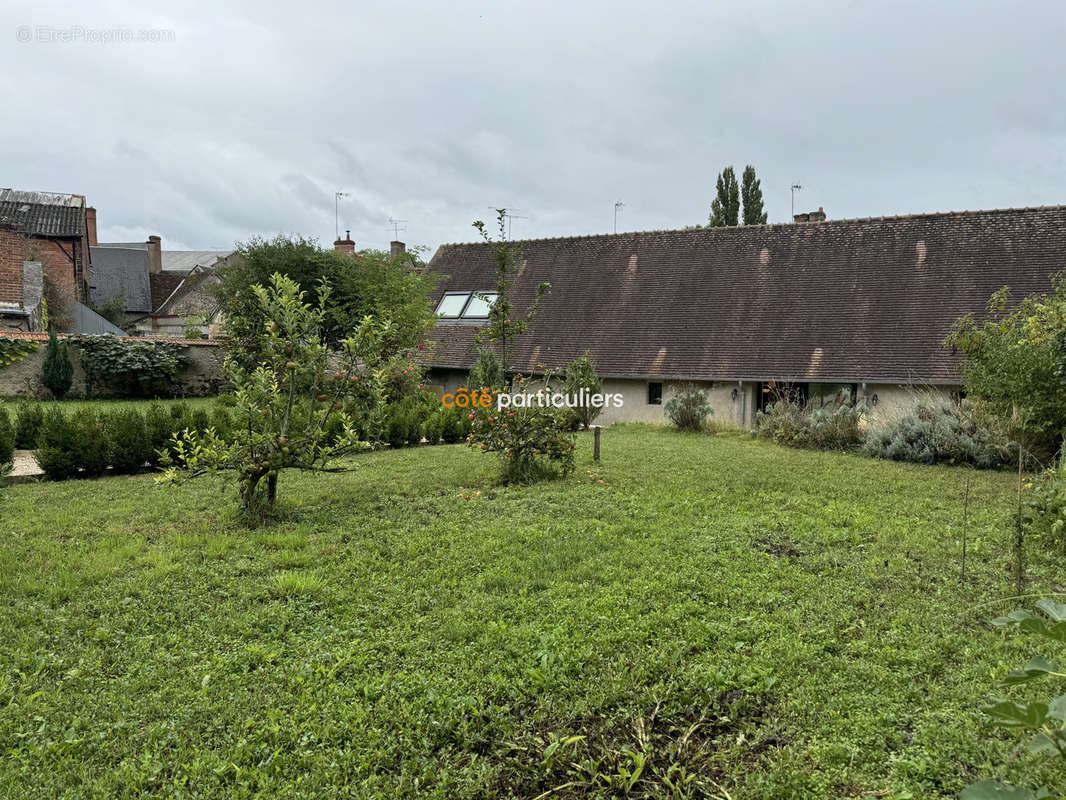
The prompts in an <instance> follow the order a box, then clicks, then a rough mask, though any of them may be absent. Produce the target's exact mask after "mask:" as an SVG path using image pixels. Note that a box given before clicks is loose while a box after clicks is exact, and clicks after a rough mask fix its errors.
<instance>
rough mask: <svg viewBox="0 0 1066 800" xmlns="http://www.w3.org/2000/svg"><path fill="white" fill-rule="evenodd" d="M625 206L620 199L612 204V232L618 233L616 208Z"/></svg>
mask: <svg viewBox="0 0 1066 800" xmlns="http://www.w3.org/2000/svg"><path fill="white" fill-rule="evenodd" d="M624 206H625V203H623V202H622V201H621V200H619V201H618V202H617V203H615V204H614V232H615V233H618V209H620V208H622V207H624Z"/></svg>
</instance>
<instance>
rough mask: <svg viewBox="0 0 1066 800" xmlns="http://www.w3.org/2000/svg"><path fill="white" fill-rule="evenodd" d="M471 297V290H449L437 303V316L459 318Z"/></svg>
mask: <svg viewBox="0 0 1066 800" xmlns="http://www.w3.org/2000/svg"><path fill="white" fill-rule="evenodd" d="M469 299H470V292H447V293H446V294H445V295H444V297H442V298H441V299H440V302H439V303H437V316H438V317H444V318H445V319H458V318H459V315H460V314H462V313H463V309H464V308H466V301H467V300H469Z"/></svg>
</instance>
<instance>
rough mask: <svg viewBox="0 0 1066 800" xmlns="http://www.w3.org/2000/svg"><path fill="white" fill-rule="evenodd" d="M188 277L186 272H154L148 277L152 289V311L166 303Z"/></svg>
mask: <svg viewBox="0 0 1066 800" xmlns="http://www.w3.org/2000/svg"><path fill="white" fill-rule="evenodd" d="M187 276H188V273H186V272H156V273H153V274H151V275H149V276H148V282H149V285H150V286H151V288H152V311H155V310H157V309H158V308H159V307H160V306H161V305H163V303H165V302H166V301H167V298H169V297H170V296H171V295H172V294H174V290H175V289H177V288H178V287H179V286H181V284H182V281H184V280H185V278H186V277H187Z"/></svg>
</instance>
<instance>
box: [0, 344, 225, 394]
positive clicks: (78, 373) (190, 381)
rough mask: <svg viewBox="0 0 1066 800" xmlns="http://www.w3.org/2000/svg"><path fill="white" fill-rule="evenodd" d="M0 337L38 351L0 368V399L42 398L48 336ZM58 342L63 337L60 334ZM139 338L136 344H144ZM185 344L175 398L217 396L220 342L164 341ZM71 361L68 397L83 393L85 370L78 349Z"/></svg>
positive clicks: (74, 349) (71, 351) (72, 354)
mask: <svg viewBox="0 0 1066 800" xmlns="http://www.w3.org/2000/svg"><path fill="white" fill-rule="evenodd" d="M0 336H3V337H5V338H16V339H24V340H31V341H36V342H37V343H38V344H37V350H36V351H35V352H33V353H30V354H29V355H27V356H26V357H25V358H24V359H22V360H21V361H16V362H15V363H14V364H9V365H8V366H0V397H45V396H47V395H48V390H47V389H45V388H44V387H43V386H42V385H41V370H42V367H43V364H44V354H45V350H46V349H47V344H48V335H47V334H44V333H22V332H6V331H5V332H2V333H0ZM59 338H60V339H63V338H66V337H65V336H64V335H63V334H60V335H59ZM145 338H147V337H144V338H138V339H137V340H136V341H144V340H145ZM165 341H167V342H175V343H178V344H182V345H186V349H185V356H186V357H187V358H188V360H189V365H188V366H187V367H186V368H185V369H184V370H183V371H182V372H181V373H180V374H179V375H178V378H177V385H176V388H175V395H176V396H179V397H197V396H201V395H207V394H217V393H218V390H219V387H220V385H221V382H222V359H223V348H222V343H221V342H218V341H214V340H206V339H166V340H165ZM70 360H71V363H72V364H73V365H74V383H73V385H72V386H71V389H70V393H71V396H75V397H79V396H83V395H84V394H85V370H84V369H83V368H82V364H81V358H80V353H79V350H78V348H77V347H71V348H70Z"/></svg>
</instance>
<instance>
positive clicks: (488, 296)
mask: <svg viewBox="0 0 1066 800" xmlns="http://www.w3.org/2000/svg"><path fill="white" fill-rule="evenodd" d="M495 302H496V292H445V293H444V297H442V298H441V299H440V302H439V303H437V316H438V317H439V318H441V319H488V316H489V309H491V308H492V304H493V303H495Z"/></svg>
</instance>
